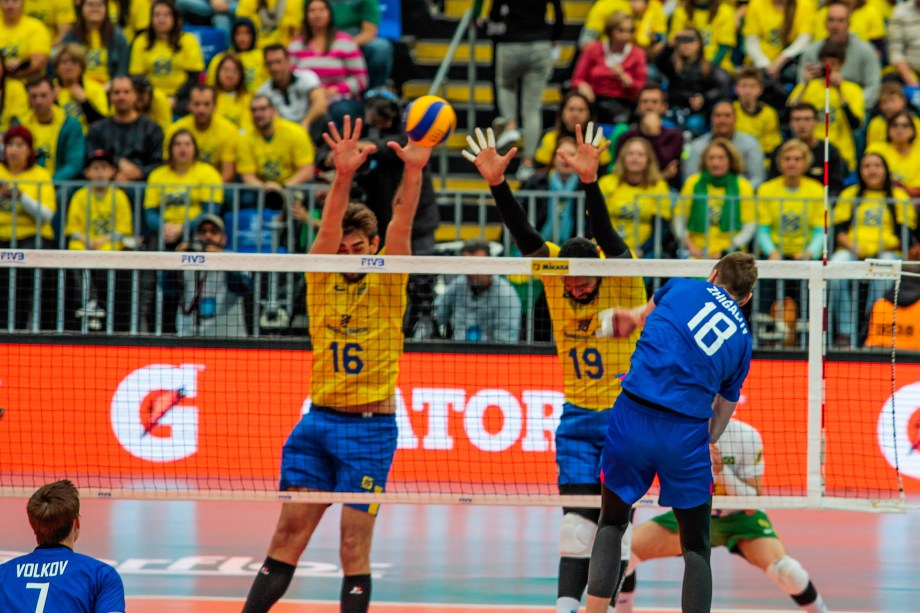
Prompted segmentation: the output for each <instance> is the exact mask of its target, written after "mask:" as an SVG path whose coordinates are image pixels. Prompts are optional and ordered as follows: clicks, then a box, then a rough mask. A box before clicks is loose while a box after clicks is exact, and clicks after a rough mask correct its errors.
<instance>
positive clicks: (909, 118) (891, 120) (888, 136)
mask: <svg viewBox="0 0 920 613" xmlns="http://www.w3.org/2000/svg"><path fill="white" fill-rule="evenodd" d="M898 117H903V118H906V119H907V122H908V123H909V124H910V130H911V132H913V135H912V136H911V137H910V141H909V142H910V143H911V144H913V142H914V141H915V140H917V124H915V123H914V116H913V114H912V113H910V112H909V111H908V110H907V109H905V110H903V111H898V112H897V113H895V114H894V115H892V116H891V117H889V118H888V123H887V124H886V125H885V142H888V143H890V142H891V124H893V123H894V121H895V120H896V119H897V118H898Z"/></svg>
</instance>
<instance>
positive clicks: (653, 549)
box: [615, 511, 680, 613]
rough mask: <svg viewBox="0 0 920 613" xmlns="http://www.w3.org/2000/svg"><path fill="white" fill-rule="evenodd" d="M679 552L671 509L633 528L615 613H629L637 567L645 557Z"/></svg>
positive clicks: (656, 556)
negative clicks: (625, 569)
mask: <svg viewBox="0 0 920 613" xmlns="http://www.w3.org/2000/svg"><path fill="white" fill-rule="evenodd" d="M679 555H680V537H679V536H678V534H677V519H676V518H675V517H674V513H673V512H672V511H668V512H667V513H663V514H662V515H659V516H657V517H655V518H653V519H651V520H650V521H647V522H643V523H641V524H639V525H638V526H635V527H634V528H633V535H632V554H631V557H630V560H629V567H628V568H627V571H626V577H625V578H624V580H623V587H622V590H621V591H620V595H619V597H618V598H617V601H616V608H615V610H616V613H632V610H633V597H634V593H635V591H636V567H637V566H638V565H639V564H641V563H642V562H645V561H647V560H656V559H658V558H673V557H676V556H679Z"/></svg>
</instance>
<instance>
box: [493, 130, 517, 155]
mask: <svg viewBox="0 0 920 613" xmlns="http://www.w3.org/2000/svg"><path fill="white" fill-rule="evenodd" d="M519 140H521V131H520V130H518V129H517V128H512V129H510V130H505V131H503V132H502V133H501V134H500V135H499V137H498V138H497V139H495V148H496V149H498V150H502V149H504V148H505V147H510V146H512V145H513V144H515V143H516V142H518V141H519Z"/></svg>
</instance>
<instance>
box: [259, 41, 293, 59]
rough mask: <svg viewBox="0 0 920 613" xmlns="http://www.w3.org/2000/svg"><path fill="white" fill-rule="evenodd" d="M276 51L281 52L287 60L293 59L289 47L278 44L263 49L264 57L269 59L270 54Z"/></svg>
mask: <svg viewBox="0 0 920 613" xmlns="http://www.w3.org/2000/svg"><path fill="white" fill-rule="evenodd" d="M275 51H280V52H281V53H283V54H284V57H286V58H287V57H291V54H290V53H288V50H287V47H285V46H284V45H279V44H278V43H273V44H271V45H266V46H265V48H264V49H262V57H263V58H267V57H268V54H269V53H273V52H275Z"/></svg>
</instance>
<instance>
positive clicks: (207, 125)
mask: <svg viewBox="0 0 920 613" xmlns="http://www.w3.org/2000/svg"><path fill="white" fill-rule="evenodd" d="M188 109H189V111H190V113H189V114H188V115H186V116H185V117H183V118H182V119H179V120H178V121H176V122H175V123H174V124H173V125H172V126H170V128H169V130H167V131H166V135H165V138H166V140H167V141H171V138H170V137H171V136H172V135H173V134H174V133H176V132H177V131H179V130H188V131H189V132H191V134H192V136H194V137H195V142H196V143H197V145H198V160H199V161H201V162H204V163H205V164H210V165H211V166H213V167H214V168H215V169H216V170H217V171H218V172H219V173H220V176H221V179H222V180H223V181H224V182H226V183H230V182H232V181H233V180H234V177H235V176H236V150H237V143H238V141H239V130H238V128H237V127H236V126H234V125H233V124H232V123H230V122H229V121H227V120H226V119H224V118H223V117H221V116H220V115H218V114H216V112H215V111H216V92H215V91H214V88H213V87H211V86H210V85H195V86H194V87H192V91H191V94H190V95H189V102H188Z"/></svg>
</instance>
